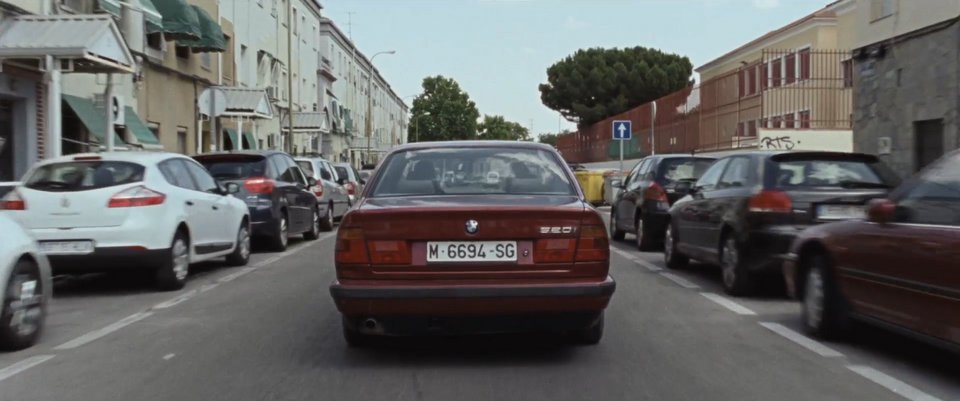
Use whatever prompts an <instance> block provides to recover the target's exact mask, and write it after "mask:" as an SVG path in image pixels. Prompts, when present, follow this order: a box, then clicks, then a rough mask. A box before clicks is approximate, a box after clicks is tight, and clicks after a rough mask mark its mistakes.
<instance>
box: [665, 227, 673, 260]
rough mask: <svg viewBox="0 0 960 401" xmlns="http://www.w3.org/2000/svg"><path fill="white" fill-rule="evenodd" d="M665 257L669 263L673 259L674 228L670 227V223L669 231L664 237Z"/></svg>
mask: <svg viewBox="0 0 960 401" xmlns="http://www.w3.org/2000/svg"><path fill="white" fill-rule="evenodd" d="M663 258H664V259H665V260H666V261H667V263H669V262H670V260H671V259H673V229H672V228H670V225H667V232H666V233H665V234H664V237H663Z"/></svg>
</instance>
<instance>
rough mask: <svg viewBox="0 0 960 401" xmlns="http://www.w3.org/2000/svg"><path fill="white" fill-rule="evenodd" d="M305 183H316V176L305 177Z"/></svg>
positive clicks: (311, 184) (312, 184)
mask: <svg viewBox="0 0 960 401" xmlns="http://www.w3.org/2000/svg"><path fill="white" fill-rule="evenodd" d="M307 184H308V185H310V186H311V187H312V186H314V185H317V179H316V178H313V177H308V178H307Z"/></svg>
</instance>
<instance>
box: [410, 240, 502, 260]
mask: <svg viewBox="0 0 960 401" xmlns="http://www.w3.org/2000/svg"><path fill="white" fill-rule="evenodd" d="M516 261H517V242H516V241H463V242H461V241H452V242H427V262H516Z"/></svg>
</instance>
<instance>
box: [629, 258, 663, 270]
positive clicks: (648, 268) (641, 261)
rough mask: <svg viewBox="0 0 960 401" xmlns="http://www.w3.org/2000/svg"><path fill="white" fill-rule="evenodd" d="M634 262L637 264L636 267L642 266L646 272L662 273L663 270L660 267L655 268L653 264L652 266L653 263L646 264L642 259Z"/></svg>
mask: <svg viewBox="0 0 960 401" xmlns="http://www.w3.org/2000/svg"><path fill="white" fill-rule="evenodd" d="M634 262H637V264H638V265H640V266H643V267H646V268H647V270H650V271H652V272H660V271H663V269H662V268H660V266H657V265H655V264H653V263H650V262H647V261H646V260H643V259H635V260H634Z"/></svg>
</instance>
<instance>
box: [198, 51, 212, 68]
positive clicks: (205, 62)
mask: <svg viewBox="0 0 960 401" xmlns="http://www.w3.org/2000/svg"><path fill="white" fill-rule="evenodd" d="M200 66H201V67H203V69H205V70H207V71H210V68H212V67H213V58H212V57H210V53H200Z"/></svg>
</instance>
